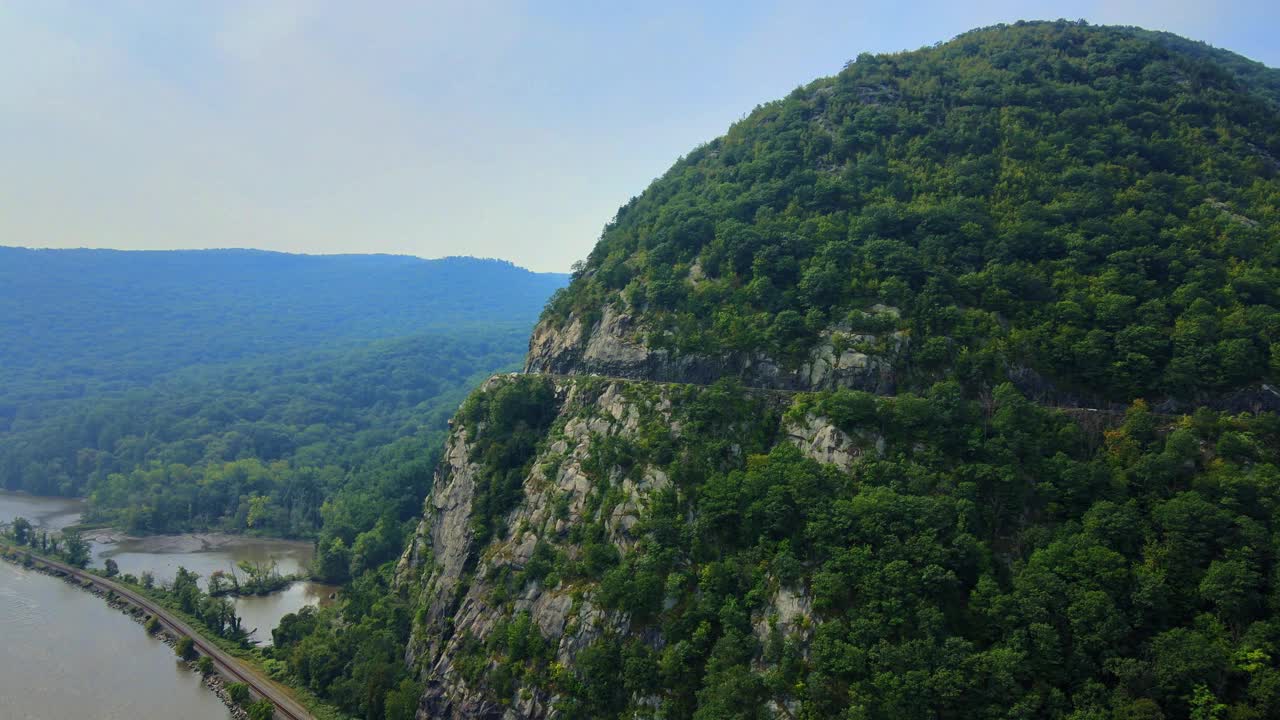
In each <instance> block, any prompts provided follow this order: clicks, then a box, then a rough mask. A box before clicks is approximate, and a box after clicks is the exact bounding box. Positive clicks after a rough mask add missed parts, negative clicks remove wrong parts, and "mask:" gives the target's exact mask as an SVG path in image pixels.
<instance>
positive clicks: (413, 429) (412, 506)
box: [0, 248, 565, 581]
mask: <svg viewBox="0 0 1280 720" xmlns="http://www.w3.org/2000/svg"><path fill="white" fill-rule="evenodd" d="M564 282H565V276H563V275H554V274H535V273H531V272H528V271H526V270H523V269H520V268H517V267H515V266H513V265H511V264H510V263H506V262H500V261H493V260H476V259H471V258H450V259H446V260H438V261H428V260H420V259H417V258H409V257H390V256H357V255H353V256H330V257H309V256H294V255H283V254H279V253H263V252H256V251H242V250H229V251H201V252H143V253H134V252H115V251H97V250H92V251H90V250H83V251H81V250H76V251H57V250H48V251H32V250H22V249H14V248H0V308H3V312H0V362H2V363H3V373H0V406H3V409H4V413H3V415H2V417H3V419H4V422H3V424H2V425H0V487H4V488H6V489H17V490H26V491H29V492H33V493H43V494H62V495H87V496H88V498H89V509H88V514H87V519H88V520H90V521H97V522H110V523H112V524H116V525H119V526H121V527H123V528H124V529H126V530H128V531H130V532H135V533H157V532H179V531H186V530H205V529H220V530H229V531H233V532H254V533H262V534H269V535H280V536H291V537H318V538H320V539H321V541H322V543H321V544H322V545H323V547H324V548H325V552H324V553H322V555H323V559H324V560H325V561H326V564H325V565H324V567H322V568H320V571H321V574H322V575H323V576H324V577H326V578H328V579H330V580H335V581H336V580H342V579H345V578H346V576H347V574H348V573H349V571H350V569H351V568H352V567H353V566H354V567H355V569H356V570H357V571H359V570H361V569H363V568H364V567H366V565H377V564H378V563H380V562H382V561H385V560H387V559H389V558H390V557H393V556H394V555H395V554H396V553H397V552H398V551H399V547H400V545H401V542H402V541H401V537H402V535H401V533H402V526H403V524H404V523H405V522H406V521H410V520H412V519H413V518H414V516H415V515H416V514H417V508H418V505H419V503H420V502H421V500H422V497H423V496H424V495H425V493H426V491H427V489H428V488H429V482H430V469H431V467H432V466H433V465H434V463H435V462H436V459H437V458H438V457H439V447H440V445H441V442H442V440H443V437H444V434H445V429H446V420H447V419H448V417H449V415H450V414H451V413H452V412H453V411H454V409H455V408H456V407H457V406H458V403H459V402H460V401H461V400H462V398H464V397H465V395H466V392H467V391H468V389H470V388H471V387H474V386H475V385H476V384H478V383H479V381H481V380H482V379H483V378H484V377H485V376H487V375H488V374H490V373H492V372H495V371H498V370H503V369H507V368H511V367H515V366H517V365H518V362H519V358H520V356H521V354H522V352H523V350H524V349H525V348H526V347H527V343H526V338H527V336H528V330H529V327H530V326H531V325H532V324H533V321H534V319H535V318H536V316H537V313H538V312H539V310H540V309H541V307H542V306H543V304H544V303H545V301H546V298H547V297H548V296H549V295H550V294H551V292H552V290H554V289H555V288H557V287H560V286H562V285H563V284H564ZM361 538H363V540H362V539H361Z"/></svg>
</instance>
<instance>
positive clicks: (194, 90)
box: [0, 0, 1280, 271]
mask: <svg viewBox="0 0 1280 720" xmlns="http://www.w3.org/2000/svg"><path fill="white" fill-rule="evenodd" d="M1059 17H1065V18H1068V19H1079V18H1083V19H1085V20H1088V21H1089V22H1091V23H1095V24H1121V25H1140V26H1143V27H1147V28H1151V29H1158V30H1168V31H1171V32H1175V33H1178V34H1180V35H1184V36H1186V37H1190V38H1192V39H1196V40H1203V41H1205V42H1208V43H1210V44H1212V45H1215V46H1218V47H1222V48H1226V49H1229V50H1233V51H1235V52H1238V53H1240V54H1242V55H1245V56H1246V57H1250V58H1253V59H1255V60H1259V61H1261V62H1264V63H1266V64H1267V65H1270V66H1272V67H1280V43H1277V42H1275V37H1276V34H1277V31H1280V3H1278V2H1273V1H1261V0H1252V1H1250V0H1241V1H1238V2H1232V1H1223V2H1210V1H1208V0H1196V1H1190V0H1170V1H1167V2H1161V1H1159V0H1149V1H1142V0H1106V1H1099V2H1040V1H1038V0H1021V1H1019V2H1005V1H1000V0H973V1H971V2H955V1H954V0H951V1H947V2H916V3H911V2H884V1H882V2H857V1H847V2H807V1H805V0H786V1H781V2H763V1H758V2H757V1H752V0H737V1H734V2H701V3H698V2H687V1H686V2H663V1H658V0H652V1H649V2H644V3H622V2H599V1H598V0H597V1H596V2H589V1H588V2H555V1H554V0H540V1H538V2H514V1H513V2H502V1H495V2H486V1H485V0H467V1H465V2H452V1H449V0H434V1H429V2H423V1H418V2H408V1H397V0H376V1H374V2H368V3H353V2H338V1H337V0H333V1H331V2H312V1H308V0H247V1H245V2H239V1H236V0H224V1H214V0H205V1H203V2H185V1H184V2H178V1H173V2H154V1H147V2H143V1H141V0H83V1H82V2H62V1H60V0H6V1H5V2H3V3H0V163H2V165H0V245H21V246H27V247H111V248H122V249H170V248H215V247H254V248H262V249H268V250H280V251H285V252H305V253H324V254H328V253H365V252H379V253H402V254H410V255H418V256H421V257H442V256H447V255H474V256H478V257H498V258H503V259H507V260H511V261H513V262H515V263H517V264H519V265H522V266H524V267H528V268H531V269H534V270H540V271H566V270H568V269H569V267H570V265H571V264H572V263H573V262H574V261H575V260H579V259H581V258H584V257H585V256H586V255H587V253H588V252H589V251H590V249H591V247H592V246H593V245H594V243H595V241H596V240H597V238H598V237H599V234H600V230H601V228H602V227H603V226H604V224H605V223H606V222H608V221H609V220H610V219H611V218H612V217H613V214H614V212H615V211H616V210H617V208H618V207H619V206H620V205H622V204H623V203H625V202H626V201H627V200H628V199H629V198H631V197H632V196H634V195H638V194H639V193H640V192H641V191H643V190H644V188H645V187H646V186H647V185H648V184H649V183H650V182H651V181H652V180H653V179H654V178H656V177H658V176H659V175H661V174H662V173H663V172H664V171H665V170H666V169H667V168H668V167H670V165H671V164H672V163H673V162H674V161H675V160H676V159H677V158H678V157H680V156H681V155H682V154H685V153H687V152H688V151H689V150H691V149H692V148H694V147H696V146H697V145H699V144H701V143H704V142H707V141H709V140H711V139H713V138H715V137H716V136H718V135H721V134H723V132H724V131H725V130H726V129H727V128H728V127H729V125H730V124H731V123H733V122H734V121H736V120H738V119H740V118H742V117H743V116H745V115H746V113H748V112H750V111H751V110H752V108H754V107H755V106H757V105H759V104H761V103H764V102H767V101H769V100H772V99H776V98H779V97H782V96H784V95H786V94H787V93H788V92H789V91H790V90H792V89H793V88H795V87H797V86H799V85H803V84H806V83H808V82H809V81H811V80H813V79H815V78H818V77H822V76H826V75H831V74H834V73H836V72H838V71H839V70H840V68H841V67H842V66H843V65H844V63H845V62H846V61H848V60H851V59H853V58H855V57H856V56H857V55H858V54H859V53H862V52H872V53H876V52H894V51H899V50H912V49H917V48H920V47H924V46H927V45H932V44H934V43H936V42H941V41H946V40H948V39H950V38H952V37H954V36H955V35H957V34H959V33H962V32H964V31H966V30H969V29H972V28H975V27H981V26H987V25H992V24H995V23H1000V22H1013V21H1016V20H1018V19H1055V18H1059Z"/></svg>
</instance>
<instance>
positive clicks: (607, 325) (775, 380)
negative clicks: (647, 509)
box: [525, 304, 908, 395]
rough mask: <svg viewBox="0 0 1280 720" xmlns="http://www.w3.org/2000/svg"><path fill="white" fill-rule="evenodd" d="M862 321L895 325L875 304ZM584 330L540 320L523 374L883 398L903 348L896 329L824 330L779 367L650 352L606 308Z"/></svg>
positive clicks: (741, 358)
mask: <svg viewBox="0 0 1280 720" xmlns="http://www.w3.org/2000/svg"><path fill="white" fill-rule="evenodd" d="M868 315H869V316H871V317H874V318H883V319H885V320H887V321H888V322H889V323H891V324H895V325H896V324H897V321H898V320H899V318H900V316H901V313H900V312H899V310H898V309H897V308H894V307H889V306H887V305H882V304H876V305H874V306H873V307H872V308H870V311H869V313H868ZM584 325H585V323H584V322H583V320H582V318H581V317H579V316H578V315H576V314H573V315H571V316H570V317H569V319H568V321H567V322H564V323H559V322H557V321H555V320H553V319H551V318H544V319H543V320H542V321H541V322H540V323H539V324H538V326H537V327H535V328H534V331H533V336H532V338H531V339H530V341H529V355H528V358H527V359H526V361H525V372H528V373H543V374H551V375H570V374H594V375H601V376H604V377H620V378H632V379H643V380H653V381H658V382H676V383H695V384H704V385H709V384H711V383H713V382H715V381H716V380H718V379H720V378H725V377H734V378H738V379H740V380H741V381H742V382H743V384H745V385H747V386H750V387H758V388H772V389H778V390H805V391H817V390H835V389H839V388H853V389H858V390H866V391H868V392H876V393H880V394H884V395H889V394H893V392H894V389H895V387H896V374H895V371H894V362H895V361H896V360H897V358H898V357H900V356H901V355H902V353H903V351H904V350H905V348H906V347H907V344H908V343H907V333H906V331H905V330H902V329H893V330H888V331H884V332H880V333H859V332H854V331H853V330H852V329H851V328H850V327H849V326H848V325H847V324H836V325H832V326H830V327H828V328H827V329H825V330H824V331H823V332H822V333H821V334H820V336H819V338H818V340H817V341H816V342H815V343H814V344H813V345H812V347H811V348H810V349H809V350H808V352H807V353H806V354H805V355H804V356H803V357H802V358H800V359H798V360H796V359H792V360H789V361H783V360H778V359H775V358H772V357H770V356H769V355H767V354H765V353H763V352H758V351H757V352H745V351H744V352H726V353H721V354H716V355H709V354H703V353H679V352H676V351H673V350H670V349H666V348H656V349H655V348H652V347H650V346H649V344H648V342H647V338H646V333H645V328H644V326H643V324H642V322H641V321H640V320H639V319H637V318H636V317H635V316H634V315H632V314H627V313H624V312H622V311H619V310H618V309H616V308H614V307H613V306H612V305H610V306H606V307H605V308H604V310H603V311H602V312H601V313H600V319H599V320H597V321H595V322H594V323H593V324H591V326H590V327H584Z"/></svg>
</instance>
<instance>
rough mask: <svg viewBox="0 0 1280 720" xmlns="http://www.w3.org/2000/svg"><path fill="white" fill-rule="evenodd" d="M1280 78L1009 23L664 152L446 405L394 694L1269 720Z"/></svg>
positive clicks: (632, 709) (409, 706)
mask: <svg viewBox="0 0 1280 720" xmlns="http://www.w3.org/2000/svg"><path fill="white" fill-rule="evenodd" d="M1278 81H1280V72H1278V71H1276V70H1272V69H1269V68H1265V67H1262V66H1259V65H1257V64H1256V63H1252V62H1250V61H1248V60H1245V59H1244V58H1240V57H1239V56H1235V55H1233V54H1231V53H1228V52H1225V51H1221V50H1217V49H1213V48H1209V47H1208V46H1205V45H1202V44H1198V43H1192V42H1191V41H1187V40H1183V39H1181V38H1177V37H1174V36H1170V35H1167V34H1159V33H1150V32H1147V31H1143V30H1139V29H1135V28H1111V27H1091V26H1088V25H1085V24H1080V23H1071V22H1061V21H1060V22H1051V23H1019V24H1017V25H1013V26H998V27H993V28H986V29H982V30H976V31H973V32H970V33H966V34H964V35H961V36H959V37H957V38H955V39H954V40H952V41H950V42H946V43H942V44H940V45H937V46H935V47H931V48H926V49H923V50H919V51H915V52H907V53H900V54H894V55H879V56H871V55H862V56H859V57H858V58H857V60H856V61H854V62H852V63H849V64H848V65H847V66H846V67H845V68H844V69H843V71H841V72H840V73H839V74H837V75H836V76H834V77H831V78H825V79H821V80H817V81H815V82H812V83H810V84H808V85H805V86H803V87H800V88H798V89H797V90H795V91H794V92H793V93H791V94H790V95H789V96H788V97H787V98H785V99H783V100H780V101H777V102H772V103H769V104H766V105H763V106H761V107H759V108H757V109H756V110H755V111H754V112H752V113H751V114H750V115H748V116H747V117H746V118H745V119H743V120H742V121H740V122H739V123H737V124H735V125H734V126H733V127H731V128H730V129H729V131H728V133H727V134H726V135H724V136H723V137H721V138H718V139H716V140H713V141H711V142H710V143H707V144H706V145H704V146H701V147H699V148H697V149H695V150H694V151H692V152H691V153H690V154H689V155H688V156H686V157H684V158H682V159H680V160H679V161H678V162H676V164H675V165H674V166H673V167H672V168H671V170H669V171H668V172H667V173H666V174H665V175H663V176H662V177H661V178H659V179H658V180H657V181H655V182H654V183H653V184H652V185H651V186H650V187H649V188H648V189H647V190H645V191H644V192H643V193H642V194H641V195H639V196H638V197H636V198H634V199H633V200H631V201H630V202H629V203H627V204H626V205H625V206H623V207H622V208H621V209H620V210H619V211H618V214H617V216H616V218H615V219H614V220H613V221H612V222H611V223H610V224H609V225H608V226H607V227H606V229H605V231H604V233H603V235H602V237H601V239H600V241H599V243H598V244H597V246H596V247H595V249H594V250H593V251H592V253H591V255H590V257H589V258H588V259H587V261H586V262H585V263H584V264H583V265H582V266H581V268H580V269H578V270H577V271H576V272H575V273H574V277H573V280H572V282H571V283H570V285H569V286H568V288H567V289H566V290H564V291H563V292H560V293H557V294H556V295H555V296H554V298H553V299H552V301H551V302H550V304H549V305H548V308H547V310H546V312H545V313H544V314H543V316H542V318H541V320H540V322H539V324H538V326H537V328H536V329H535V330H534V332H533V336H532V339H531V342H530V348H529V354H528V356H527V358H526V366H525V372H524V373H522V374H509V375H499V376H496V377H494V378H492V379H490V380H489V381H488V382H487V383H485V384H484V385H483V386H482V387H481V388H480V389H479V390H478V391H476V392H475V393H473V394H472V395H471V397H470V398H469V399H468V400H467V401H466V402H465V403H464V404H463V406H462V408H461V409H460V410H459V412H458V414H457V416H456V417H455V419H454V421H453V429H452V431H451V433H450V436H449V438H448V441H447V445H446V448H445V451H444V456H443V459H442V461H441V463H440V465H439V466H438V468H437V470H436V474H435V479H434V482H433V487H432V490H431V494H430V496H429V498H428V500H427V502H426V505H425V508H424V511H425V513H424V517H423V519H422V522H421V523H420V524H419V526H418V529H417V532H416V533H415V536H414V538H413V540H412V542H411V543H410V545H409V547H408V549H407V550H406V552H405V554H404V556H403V557H402V558H401V560H400V563H399V565H398V567H397V570H396V573H395V576H394V577H393V578H388V577H386V576H383V577H382V579H380V580H378V581H376V582H375V581H372V580H371V581H370V582H371V583H373V585H374V586H377V587H379V588H385V589H382V590H379V591H376V592H375V591H374V590H369V591H368V592H369V595H368V598H369V600H368V601H367V602H372V601H373V599H377V602H378V603H379V604H377V605H376V607H378V608H379V609H380V611H379V612H380V613H381V614H380V615H377V617H381V618H385V619H383V620H377V621H374V620H370V621H369V625H367V626H364V627H363V628H362V629H363V631H364V632H366V633H370V632H372V630H373V629H374V628H381V629H383V631H384V632H385V633H386V634H385V635H383V636H382V637H384V638H386V637H390V636H396V637H398V638H400V639H401V640H403V641H405V642H406V643H407V654H406V658H407V663H406V666H405V667H404V668H403V669H401V670H399V671H397V672H398V673H399V674H393V673H392V671H391V670H386V669H384V672H383V674H381V675H378V676H377V677H382V678H384V682H385V683H386V685H385V686H384V687H387V688H389V689H391V692H390V694H389V695H387V696H386V697H388V699H387V701H386V703H387V708H386V709H387V716H388V717H408V716H410V715H412V714H413V713H415V712H416V716H417V717H419V718H495V719H496V718H504V719H507V718H522V719H523V718H548V717H555V718H694V719H696V720H713V719H720V718H815V719H816V718H845V719H849V720H852V719H854V718H858V719H862V718H868V719H870V718H876V719H879V718H885V719H889V718H926V717H930V718H1010V717H1051V718H1073V719H1084V718H1099V719H1100V718H1165V717H1168V718H1181V717H1195V718H1210V717H1219V718H1228V717H1230V718H1263V717H1277V716H1280V667H1278V665H1277V663H1278V661H1280V619H1278V618H1277V617H1276V611H1277V609H1278V608H1280V605H1278V604H1277V603H1278V602H1280V564H1277V548H1280V520H1278V519H1277V518H1280V515H1277V510H1280V421H1278V420H1277V417H1276V414H1275V412H1274V410H1275V409H1276V408H1277V399H1278V398H1280V395H1278V394H1277V392H1276V390H1275V389H1274V387H1273V383H1274V381H1275V380H1276V375H1277V374H1278V373H1280V310H1277V308H1280V295H1278V294H1277V293H1278V292H1280V242H1278V241H1277V238H1280V212H1278V210H1280V176H1278V171H1280V160H1278V159H1277V158H1280V105H1278V104H1277V93H1276V88H1277V82H1278ZM377 583H384V584H383V585H378V584H377ZM332 612H334V613H339V612H341V611H338V610H334V611H332ZM334 617H335V618H336V617H338V615H335V616H334ZM403 617H411V618H412V621H411V623H408V625H410V626H411V629H408V630H405V627H406V624H405V623H399V622H398V621H396V620H395V618H403ZM340 626H341V622H338V621H336V620H335V621H334V623H333V624H331V625H328V626H326V625H324V624H323V623H321V624H319V625H318V626H317V628H318V629H316V630H315V631H314V632H315V634H314V635H312V636H309V637H306V638H305V639H301V640H298V641H297V642H296V644H291V643H293V642H294V641H292V640H289V639H287V638H286V639H285V642H284V643H282V644H278V646H277V648H276V650H275V652H277V653H278V655H277V657H280V658H281V659H283V660H284V661H285V663H286V665H287V666H288V668H289V670H288V672H290V673H291V674H293V676H295V677H298V678H303V679H305V680H306V681H307V682H309V683H310V686H311V687H313V688H316V687H317V680H316V678H317V675H316V673H315V671H314V670H313V667H312V665H310V664H309V663H308V661H307V660H306V659H305V658H304V657H303V653H302V649H303V648H305V647H316V646H319V645H321V644H323V643H325V642H331V640H329V639H328V638H332V637H334V635H333V633H334V632H336V631H334V630H332V629H326V628H333V627H340ZM308 643H311V644H310V645H308ZM324 646H325V647H331V645H324ZM379 647H384V645H375V644H373V641H369V642H368V643H364V644H355V645H353V646H351V647H350V648H348V649H347V650H345V651H344V652H345V653H347V654H346V655H344V654H342V652H340V653H339V659H338V660H337V662H339V663H341V662H343V661H344V658H352V660H350V661H351V662H357V659H358V658H367V657H372V656H373V654H374V653H375V652H376V649H377V648H379ZM386 655H387V656H394V655H395V653H394V652H390V653H386ZM360 677H374V675H373V674H368V673H366V674H362V675H361V676H360ZM318 682H319V689H318V691H319V692H321V694H327V696H328V697H342V698H344V699H343V700H340V702H343V703H345V705H344V707H347V708H348V709H349V710H351V711H353V712H358V713H361V714H366V715H368V714H369V713H373V715H369V716H376V715H377V714H379V713H381V712H382V708H381V707H380V706H377V707H375V706H374V704H373V703H374V701H367V700H353V699H351V696H350V694H349V693H348V694H345V695H343V694H341V693H343V692H345V691H343V690H342V689H343V688H348V687H349V685H347V684H344V683H347V682H348V681H346V680H343V681H335V682H334V684H333V685H332V686H330V687H325V682H326V681H325V680H324V679H321V680H320V681H318ZM379 697H381V696H379ZM414 697H417V698H418V699H417V701H416V705H415V704H414V702H413V701H412V698H414Z"/></svg>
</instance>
